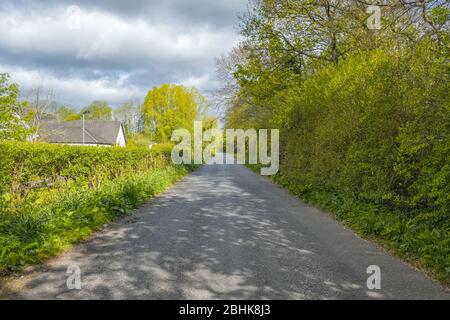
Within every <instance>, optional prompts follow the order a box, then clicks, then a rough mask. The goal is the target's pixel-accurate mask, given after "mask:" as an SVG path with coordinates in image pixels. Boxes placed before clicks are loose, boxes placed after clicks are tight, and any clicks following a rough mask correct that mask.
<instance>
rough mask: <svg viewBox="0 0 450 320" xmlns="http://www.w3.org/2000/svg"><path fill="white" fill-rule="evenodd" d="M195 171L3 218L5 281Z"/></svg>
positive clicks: (110, 185) (109, 185)
mask: <svg viewBox="0 0 450 320" xmlns="http://www.w3.org/2000/svg"><path fill="white" fill-rule="evenodd" d="M192 170H194V167H190V166H189V167H188V166H167V167H165V168H163V169H157V170H154V171H151V172H148V173H145V174H136V175H133V176H129V177H126V178H122V179H118V180H115V181H109V182H106V183H104V184H103V185H102V186H101V187H99V188H96V189H88V190H83V191H79V190H77V189H73V190H69V191H67V192H64V193H62V194H61V195H60V196H58V197H57V199H56V200H55V201H52V202H51V203H49V204H47V205H44V206H40V207H36V206H34V207H33V206H29V207H26V208H24V209H23V211H21V212H19V213H17V214H14V215H13V214H9V213H1V212H0V275H7V274H10V273H12V272H17V271H20V270H22V269H23V268H24V267H26V266H29V265H34V264H39V263H42V262H44V261H45V260H46V259H48V258H50V257H53V256H55V255H56V254H58V253H59V252H61V251H63V250H64V249H66V248H67V247H68V246H69V245H71V244H74V243H77V242H79V241H81V240H83V239H86V238H87V237H88V236H89V235H90V234H91V233H92V232H93V231H96V230H98V229H100V228H101V227H102V226H103V225H104V224H106V223H108V222H111V221H113V220H114V219H116V218H118V217H120V216H124V215H126V214H127V212H128V211H129V210H130V209H133V208H136V207H137V206H138V205H140V204H142V203H143V202H144V201H146V200H147V199H149V198H151V197H153V196H154V195H156V194H158V193H160V192H162V191H164V190H166V189H167V188H168V187H169V186H170V185H172V184H173V183H175V182H176V181H178V180H179V179H181V178H182V177H184V176H185V175H186V174H187V173H189V172H190V171H192Z"/></svg>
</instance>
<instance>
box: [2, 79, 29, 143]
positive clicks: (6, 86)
mask: <svg viewBox="0 0 450 320" xmlns="http://www.w3.org/2000/svg"><path fill="white" fill-rule="evenodd" d="M18 97H19V86H18V85H17V84H15V83H10V82H9V75H8V74H6V73H0V139H11V140H25V139H26V138H27V137H28V136H29V135H30V134H31V128H30V127H29V126H28V125H27V123H26V120H28V119H24V118H21V117H20V114H21V113H22V109H23V108H25V107H26V103H24V102H20V101H19V98H18Z"/></svg>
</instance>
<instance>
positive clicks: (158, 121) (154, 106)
mask: <svg viewBox="0 0 450 320" xmlns="http://www.w3.org/2000/svg"><path fill="white" fill-rule="evenodd" d="M205 111H206V101H205V98H204V97H203V96H202V95H201V94H200V93H199V92H198V91H197V90H195V89H187V88H185V87H183V86H178V85H170V84H163V85H162V86H161V87H159V88H158V87H154V88H153V89H152V90H150V91H149V92H148V94H147V97H146V98H145V102H144V106H143V112H144V115H145V123H146V128H147V132H148V133H150V134H151V135H152V139H153V141H157V142H167V141H170V138H171V135H172V132H173V131H174V130H176V129H180V128H184V129H187V130H190V131H191V132H192V131H193V129H194V127H193V126H194V120H196V119H197V117H200V116H202V114H203V113H204V112H205Z"/></svg>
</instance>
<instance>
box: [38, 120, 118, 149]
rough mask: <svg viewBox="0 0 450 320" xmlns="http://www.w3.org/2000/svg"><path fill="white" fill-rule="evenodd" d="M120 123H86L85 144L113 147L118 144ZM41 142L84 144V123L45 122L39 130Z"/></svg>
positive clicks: (96, 121)
mask: <svg viewBox="0 0 450 320" xmlns="http://www.w3.org/2000/svg"><path fill="white" fill-rule="evenodd" d="M121 127H122V123H121V122H120V121H103V120H93V121H85V141H84V142H85V143H86V144H103V145H113V144H115V143H116V142H117V136H118V135H119V132H120V128H121ZM39 137H40V139H41V140H43V141H46V142H50V143H74V144H82V143H83V121H82V120H79V121H68V122H45V123H43V124H42V125H41V128H40V129H39Z"/></svg>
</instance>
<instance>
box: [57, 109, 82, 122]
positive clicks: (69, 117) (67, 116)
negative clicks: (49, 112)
mask: <svg viewBox="0 0 450 320" xmlns="http://www.w3.org/2000/svg"><path fill="white" fill-rule="evenodd" d="M55 116H56V119H57V120H58V121H74V120H80V119H81V116H80V115H79V114H78V113H77V112H76V111H75V110H74V109H73V108H71V107H68V106H60V107H59V108H58V109H57V110H56V111H55Z"/></svg>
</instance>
